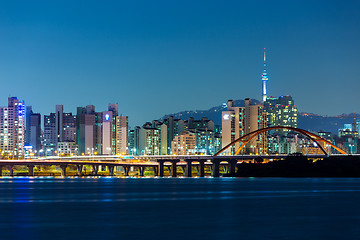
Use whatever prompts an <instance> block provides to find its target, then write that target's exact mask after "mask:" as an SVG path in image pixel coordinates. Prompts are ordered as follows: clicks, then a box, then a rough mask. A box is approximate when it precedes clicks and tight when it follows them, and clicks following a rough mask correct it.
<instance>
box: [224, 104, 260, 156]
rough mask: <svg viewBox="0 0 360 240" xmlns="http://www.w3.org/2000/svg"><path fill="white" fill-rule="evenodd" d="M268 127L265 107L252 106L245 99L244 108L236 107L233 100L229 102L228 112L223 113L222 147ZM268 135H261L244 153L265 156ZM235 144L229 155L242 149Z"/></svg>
mask: <svg viewBox="0 0 360 240" xmlns="http://www.w3.org/2000/svg"><path fill="white" fill-rule="evenodd" d="M265 126H266V113H265V112H264V111H263V106H261V105H257V104H252V103H251V99H249V98H246V99H245V106H244V107H235V106H234V102H233V100H229V101H228V102H227V111H223V112H222V146H223V147H224V146H226V145H228V144H230V143H231V142H233V141H235V140H236V139H238V138H240V137H241V136H244V135H245V134H248V133H250V132H253V131H256V130H258V129H261V128H264V127H265ZM266 141H267V140H266V133H263V134H259V135H258V136H257V137H255V138H254V139H252V140H251V141H250V142H249V143H247V144H246V146H245V147H244V148H243V150H242V153H252V154H263V153H266V152H267V147H266ZM240 146H241V145H240V143H236V144H234V146H233V147H231V148H230V150H229V151H228V152H227V154H229V153H231V154H234V153H235V152H236V150H237V149H239V147H240Z"/></svg>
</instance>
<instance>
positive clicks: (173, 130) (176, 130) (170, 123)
mask: <svg viewBox="0 0 360 240" xmlns="http://www.w3.org/2000/svg"><path fill="white" fill-rule="evenodd" d="M163 124H165V125H166V126H167V130H166V134H167V137H166V141H167V143H166V145H167V154H171V142H172V140H173V139H174V137H175V136H177V135H179V134H180V133H182V132H183V131H184V130H185V123H184V120H182V119H174V117H173V116H169V117H168V118H167V119H165V120H164V121H163ZM163 132H165V131H163ZM162 139H163V140H165V139H164V138H162ZM163 146H165V143H163ZM164 154H165V153H164Z"/></svg>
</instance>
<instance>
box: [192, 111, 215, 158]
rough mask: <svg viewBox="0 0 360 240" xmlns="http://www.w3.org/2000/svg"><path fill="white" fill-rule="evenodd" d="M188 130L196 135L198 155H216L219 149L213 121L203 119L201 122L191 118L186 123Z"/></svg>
mask: <svg viewBox="0 0 360 240" xmlns="http://www.w3.org/2000/svg"><path fill="white" fill-rule="evenodd" d="M185 125H186V128H187V130H188V131H189V132H191V133H192V134H194V135H195V138H196V146H195V149H196V153H197V154H209V155H212V154H215V153H216V152H217V148H216V147H215V145H216V144H215V142H216V140H215V138H216V134H215V125H214V122H213V121H212V120H209V119H207V118H202V119H200V120H194V118H192V117H190V118H189V119H188V121H186V122H185Z"/></svg>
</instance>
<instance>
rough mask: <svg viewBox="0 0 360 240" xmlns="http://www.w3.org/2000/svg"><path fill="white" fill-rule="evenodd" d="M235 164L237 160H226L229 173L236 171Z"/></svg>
mask: <svg viewBox="0 0 360 240" xmlns="http://www.w3.org/2000/svg"><path fill="white" fill-rule="evenodd" d="M236 164H237V160H228V168H229V172H228V173H230V174H235V173H236Z"/></svg>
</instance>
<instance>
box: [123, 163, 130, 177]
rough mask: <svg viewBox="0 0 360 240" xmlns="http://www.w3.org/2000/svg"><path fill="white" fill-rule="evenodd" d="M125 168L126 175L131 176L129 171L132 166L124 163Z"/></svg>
mask: <svg viewBox="0 0 360 240" xmlns="http://www.w3.org/2000/svg"><path fill="white" fill-rule="evenodd" d="M123 170H124V176H125V177H128V176H129V172H130V166H128V165H124V166H123Z"/></svg>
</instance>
